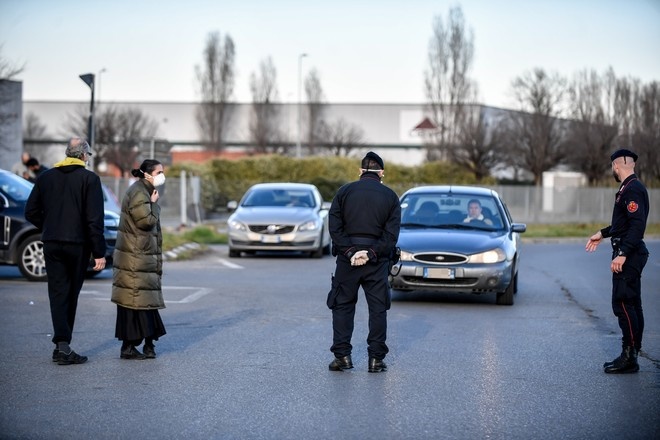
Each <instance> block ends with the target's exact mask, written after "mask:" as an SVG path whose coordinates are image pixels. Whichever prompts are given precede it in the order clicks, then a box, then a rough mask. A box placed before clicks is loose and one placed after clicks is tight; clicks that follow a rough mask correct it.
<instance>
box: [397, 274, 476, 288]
mask: <svg viewBox="0 0 660 440" xmlns="http://www.w3.org/2000/svg"><path fill="white" fill-rule="evenodd" d="M402 278H403V279H404V280H405V281H406V282H407V283H410V284H411V285H418V286H456V287H458V286H474V285H475V284H477V281H479V279H478V278H456V279H453V280H434V279H430V278H422V277H414V276H403V277H402Z"/></svg>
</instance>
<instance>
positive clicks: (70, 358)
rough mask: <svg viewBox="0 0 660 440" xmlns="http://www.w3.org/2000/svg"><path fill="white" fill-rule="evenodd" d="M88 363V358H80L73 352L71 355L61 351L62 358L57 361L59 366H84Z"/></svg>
mask: <svg viewBox="0 0 660 440" xmlns="http://www.w3.org/2000/svg"><path fill="white" fill-rule="evenodd" d="M85 362H87V356H80V355H79V354H78V353H76V352H75V351H73V350H71V351H70V352H69V354H67V353H64V352H61V351H60V357H59V359H58V360H57V364H58V365H72V364H84V363H85Z"/></svg>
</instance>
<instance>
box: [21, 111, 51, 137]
mask: <svg viewBox="0 0 660 440" xmlns="http://www.w3.org/2000/svg"><path fill="white" fill-rule="evenodd" d="M47 137H48V134H47V133H46V124H44V123H42V122H41V119H39V116H37V115H35V114H34V113H33V112H28V113H27V114H26V115H25V125H23V141H26V140H39V139H46V138H47Z"/></svg>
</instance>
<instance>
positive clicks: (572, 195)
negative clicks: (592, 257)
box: [101, 176, 660, 224]
mask: <svg viewBox="0 0 660 440" xmlns="http://www.w3.org/2000/svg"><path fill="white" fill-rule="evenodd" d="M101 180H102V181H103V183H105V184H106V185H107V186H108V187H109V188H110V189H111V190H112V191H113V192H114V193H115V194H116V195H117V198H118V199H119V201H121V197H122V196H123V194H124V193H125V192H126V188H128V185H130V183H131V182H132V180H131V179H118V178H109V177H103V178H102V179H101ZM254 183H255V182H233V183H232V184H231V187H232V189H233V191H235V190H236V188H240V187H244V189H243V191H242V192H244V191H245V190H247V189H248V188H249V187H250V186H251V185H252V184H254ZM413 186H417V185H408V186H404V185H391V187H392V189H393V190H395V191H396V192H397V194H399V195H401V194H403V192H404V191H406V190H407V189H409V188H411V187H413ZM199 187H200V189H201V194H199V197H196V195H195V193H194V191H195V189H194V188H195V185H193V184H192V182H191V180H190V179H189V178H188V179H186V184H185V187H182V179H180V178H173V177H169V176H168V178H167V183H166V184H165V185H164V186H163V187H161V188H159V191H160V195H161V198H160V201H159V203H160V206H161V217H162V218H163V219H165V220H167V221H168V222H169V223H170V224H173V223H176V224H191V223H196V222H199V221H204V220H208V219H209V218H214V217H219V216H220V217H222V216H223V214H225V213H226V201H229V200H228V198H227V197H226V196H225V195H224V194H222V188H217V187H215V185H213V186H212V185H204V183H203V182H201V185H200V186H199ZM209 188H213V189H209ZM490 188H492V189H494V190H495V191H497V192H498V193H499V194H500V196H501V197H502V199H503V200H504V202H505V203H506V205H507V206H508V208H509V211H510V212H511V216H512V217H513V219H514V221H516V222H521V223H592V222H598V223H609V221H610V219H611V215H612V205H613V203H614V195H615V192H616V189H614V188H542V187H534V186H491V187H490ZM648 191H649V198H650V204H651V211H650V213H649V219H648V221H649V223H660V189H657V188H656V189H649V190H648ZM209 192H213V194H208V193H209ZM242 192H241V193H242ZM197 200H199V201H200V203H195V202H196V201H197ZM328 201H329V200H328ZM211 205H215V206H211Z"/></svg>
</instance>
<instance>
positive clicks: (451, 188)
mask: <svg viewBox="0 0 660 440" xmlns="http://www.w3.org/2000/svg"><path fill="white" fill-rule="evenodd" d="M421 193H441V194H451V193H456V194H460V195H471V196H491V197H492V196H494V197H498V198H499V195H498V194H497V192H496V191H494V190H492V189H490V188H484V187H481V186H465V185H427V186H416V187H414V188H411V189H409V190H408V191H406V192H405V193H404V194H403V195H404V196H405V195H410V194H421ZM402 197H403V196H402Z"/></svg>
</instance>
